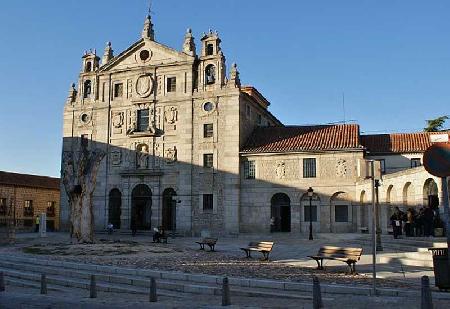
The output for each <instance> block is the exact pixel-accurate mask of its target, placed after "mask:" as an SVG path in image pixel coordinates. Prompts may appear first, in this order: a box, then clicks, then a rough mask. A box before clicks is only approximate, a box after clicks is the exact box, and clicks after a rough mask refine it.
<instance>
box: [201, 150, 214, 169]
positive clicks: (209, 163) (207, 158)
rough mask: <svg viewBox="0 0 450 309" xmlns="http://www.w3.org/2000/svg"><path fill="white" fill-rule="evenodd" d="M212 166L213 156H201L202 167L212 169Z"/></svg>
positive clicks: (207, 154)
mask: <svg viewBox="0 0 450 309" xmlns="http://www.w3.org/2000/svg"><path fill="white" fill-rule="evenodd" d="M213 166H214V156H213V154H212V153H205V154H203V167H206V168H213Z"/></svg>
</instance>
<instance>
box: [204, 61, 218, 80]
mask: <svg viewBox="0 0 450 309" xmlns="http://www.w3.org/2000/svg"><path fill="white" fill-rule="evenodd" d="M205 81H206V84H207V85H212V84H215V83H216V67H215V66H214V64H208V65H207V66H206V68H205Z"/></svg>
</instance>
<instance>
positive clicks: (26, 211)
mask: <svg viewBox="0 0 450 309" xmlns="http://www.w3.org/2000/svg"><path fill="white" fill-rule="evenodd" d="M33 215H34V209H33V201H31V200H26V201H25V203H24V205H23V216H24V217H32V216H33Z"/></svg>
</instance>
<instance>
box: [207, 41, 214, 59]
mask: <svg viewBox="0 0 450 309" xmlns="http://www.w3.org/2000/svg"><path fill="white" fill-rule="evenodd" d="M206 55H207V56H212V55H214V44H211V43H210V44H207V45H206Z"/></svg>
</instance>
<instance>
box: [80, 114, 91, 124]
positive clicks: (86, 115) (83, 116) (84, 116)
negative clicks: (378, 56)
mask: <svg viewBox="0 0 450 309" xmlns="http://www.w3.org/2000/svg"><path fill="white" fill-rule="evenodd" d="M81 122H83V123H87V122H89V115H88V114H83V115H81Z"/></svg>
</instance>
